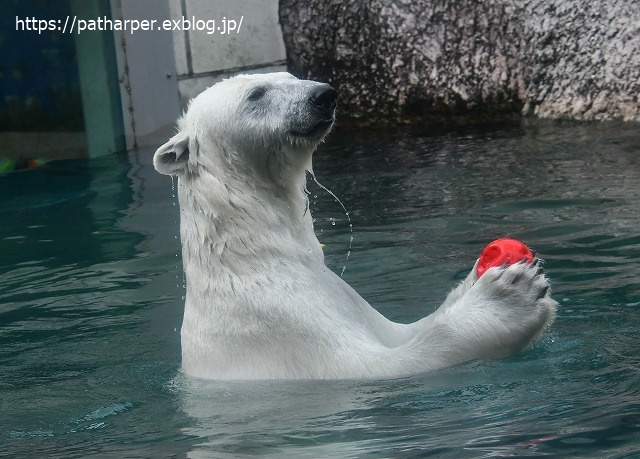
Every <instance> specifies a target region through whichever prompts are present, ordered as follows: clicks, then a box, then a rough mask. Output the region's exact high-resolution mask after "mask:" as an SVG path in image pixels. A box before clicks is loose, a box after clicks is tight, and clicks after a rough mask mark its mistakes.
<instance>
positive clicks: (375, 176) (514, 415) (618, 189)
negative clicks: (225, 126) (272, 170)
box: [0, 124, 640, 458]
mask: <svg viewBox="0 0 640 459" xmlns="http://www.w3.org/2000/svg"><path fill="white" fill-rule="evenodd" d="M151 154H152V150H144V151H141V152H139V153H130V154H128V155H121V156H113V157H109V158H103V159H99V160H92V161H69V162H59V163H52V164H49V165H47V166H45V167H42V168H40V169H37V170H33V171H26V172H19V173H14V174H10V175H6V176H3V177H0V196H2V206H1V207H0V209H1V212H2V218H1V219H0V254H1V255H0V408H1V409H0V457H59V458H73V457H185V456H188V457H223V458H224V457H242V456H247V455H267V456H271V457H365V458H367V457H370V458H377V457H408V458H410V457H429V456H432V457H452V458H453V457H497V456H512V455H517V456H543V455H547V456H552V457H558V456H561V457H566V456H573V457H603V456H608V457H637V456H640V338H639V337H640V232H639V231H638V228H640V185H639V184H640V167H639V166H640V134H639V133H638V129H637V126H635V125H624V124H603V125H571V124H563V125H555V124H548V125H541V126H538V127H527V128H523V127H513V126H512V127H501V128H484V129H461V130H459V131H455V132H452V131H448V132H436V133H424V132H419V131H403V132H401V133H384V132H375V133H374V132H363V133H355V134H354V133H351V134H338V133H336V135H333V136H332V137H331V139H330V140H329V141H328V142H327V143H325V144H323V145H322V146H321V148H320V150H319V151H318V153H317V154H316V158H315V170H316V174H317V176H318V180H319V181H320V182H321V183H322V184H323V185H325V186H327V187H328V188H329V189H331V190H332V191H333V192H334V193H335V194H336V195H337V196H338V197H340V199H341V200H342V201H343V202H344V203H345V205H346V207H347V209H348V211H349V216H348V217H349V218H350V220H351V224H352V225H353V241H352V242H350V236H351V232H350V228H349V221H348V218H347V215H345V212H344V210H342V208H341V207H340V205H339V204H338V203H336V201H335V200H334V199H333V197H332V196H330V195H329V194H327V193H326V192H323V191H322V189H320V188H319V187H317V186H316V185H314V183H313V181H311V180H310V183H309V191H310V199H311V201H312V202H311V209H312V211H314V216H315V218H316V230H317V233H318V236H319V238H320V240H321V242H322V243H324V244H325V252H326V256H327V263H328V264H329V266H330V267H331V268H332V269H334V270H335V271H336V272H337V273H340V272H341V271H342V267H343V266H345V265H346V271H345V272H344V279H345V280H346V281H347V282H349V283H350V284H351V285H353V286H354V287H355V288H356V289H357V290H358V291H359V292H360V294H362V295H363V296H364V297H365V298H367V299H368V300H369V301H370V302H371V303H372V304H373V305H374V306H375V307H377V308H378V309H379V310H381V311H382V312H383V313H384V314H385V315H386V316H387V317H390V318H391V319H393V320H398V321H412V320H416V319H418V318H420V317H422V316H424V315H425V314H426V313H428V312H430V311H432V310H433V309H434V308H435V307H436V306H437V304H438V303H439V302H440V301H441V300H442V299H443V298H444V296H445V295H446V293H447V291H448V290H449V289H450V287H451V286H453V285H454V284H455V283H456V282H457V281H459V280H460V279H462V278H463V277H464V276H465V275H466V273H467V272H468V270H469V269H470V267H471V265H472V263H473V261H474V258H475V257H476V256H477V255H478V254H479V252H480V251H481V249H482V248H483V247H484V245H485V244H486V243H487V242H489V241H490V240H492V239H494V238H497V237H502V236H512V237H516V238H519V239H523V240H524V241H526V242H527V243H528V244H529V245H530V246H532V248H533V249H534V250H536V251H537V252H538V253H539V255H540V256H541V257H543V258H545V259H546V261H547V263H546V270H547V273H548V274H549V276H550V277H551V280H552V286H553V291H554V296H555V297H556V299H558V301H559V302H560V310H559V313H558V317H557V320H556V322H555V324H554V325H553V328H552V331H551V332H550V333H548V334H547V335H546V336H545V337H544V339H543V340H542V342H541V343H540V344H538V345H537V346H536V347H534V348H533V349H531V350H528V351H525V352H522V353H519V354H517V355H515V356H512V357H509V358H506V359H503V360H500V361H493V362H476V363H472V364H468V365H463V366H460V367H456V368H452V369H448V370H445V371H440V372H437V373H433V374H424V375H416V376H413V377H410V378H402V379H397V380H390V381H329V382H326V381H323V382H314V381H306V382H305V381H303V382H254V383H251V382H244V383H233V382H228V383H222V382H207V381H196V380H191V379H189V378H186V377H184V376H182V375H181V374H180V372H179V363H180V362H179V359H180V357H179V355H180V354H179V353H180V348H179V329H180V321H181V316H182V296H183V295H184V290H183V288H182V285H183V277H182V272H181V270H180V268H179V266H180V259H179V257H178V255H179V241H178V240H177V239H176V236H177V234H178V210H177V208H176V206H174V203H175V198H173V197H172V189H171V181H170V179H169V178H167V177H164V176H160V175H158V174H156V173H155V172H154V171H153V170H152V167H151V165H150V158H151ZM314 196H317V198H314ZM332 223H335V224H332ZM350 246H351V248H350V250H351V256H350V257H349V259H348V260H347V252H348V250H349V247H350Z"/></svg>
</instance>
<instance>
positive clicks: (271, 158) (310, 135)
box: [153, 73, 337, 188]
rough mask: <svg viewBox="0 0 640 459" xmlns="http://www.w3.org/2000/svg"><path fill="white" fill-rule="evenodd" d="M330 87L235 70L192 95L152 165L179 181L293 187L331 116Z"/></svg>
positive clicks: (279, 75)
mask: <svg viewBox="0 0 640 459" xmlns="http://www.w3.org/2000/svg"><path fill="white" fill-rule="evenodd" d="M336 99H337V93H336V91H335V90H334V89H333V88H332V87H331V86H329V85H328V84H324V83H317V82H314V81H307V80H299V79H297V78H295V77H294V76H292V75H290V74H288V73H271V74H257V75H240V76H236V77H233V78H229V79H227V80H224V81H222V82H220V83H217V84H216V85H214V86H212V87H210V88H208V89H207V90H205V91H204V92H202V93H201V94H200V95H198V96H197V97H195V98H194V99H193V100H192V101H191V102H190V104H189V107H188V109H187V112H186V113H185V114H184V115H183V117H182V118H181V119H180V120H179V121H178V129H179V132H178V133H177V134H176V135H175V136H174V137H172V138H171V139H170V140H169V141H168V142H167V143H165V144H164V145H162V146H161V147H160V148H159V149H158V150H157V151H156V153H155V156H154V160H153V163H154V166H155V168H156V169H157V170H158V171H159V172H160V173H163V174H167V175H177V176H179V177H181V178H186V177H197V176H198V175H200V174H203V173H208V174H212V175H214V176H217V177H219V178H221V179H223V180H226V179H228V178H229V177H233V178H234V179H240V180H247V181H255V182H261V183H265V184H269V183H273V184H276V185H278V186H280V187H285V188H288V187H290V186H292V185H299V182H300V180H304V178H305V170H310V167H311V154H312V152H313V151H314V150H315V148H316V147H317V145H318V144H319V143H320V142H321V141H322V140H323V139H324V137H325V136H326V135H327V133H328V132H329V130H330V129H331V126H332V125H333V122H334V118H335V108H336Z"/></svg>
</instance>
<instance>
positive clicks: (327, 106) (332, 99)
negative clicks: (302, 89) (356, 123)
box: [309, 83, 338, 110]
mask: <svg viewBox="0 0 640 459" xmlns="http://www.w3.org/2000/svg"><path fill="white" fill-rule="evenodd" d="M337 99H338V91H336V90H335V89H333V88H332V87H331V86H330V85H328V84H326V83H323V84H320V85H318V86H316V87H315V88H314V89H313V91H312V92H311V95H310V96H309V103H310V104H311V105H313V106H314V107H317V108H319V109H321V110H333V109H334V108H336V101H337Z"/></svg>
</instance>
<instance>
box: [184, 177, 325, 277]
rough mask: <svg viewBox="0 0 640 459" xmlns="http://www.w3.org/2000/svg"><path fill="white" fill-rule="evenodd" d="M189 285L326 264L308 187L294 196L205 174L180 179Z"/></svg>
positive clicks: (279, 190) (296, 192) (269, 188)
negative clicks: (221, 276)
mask: <svg viewBox="0 0 640 459" xmlns="http://www.w3.org/2000/svg"><path fill="white" fill-rule="evenodd" d="M178 183H179V186H178V196H179V201H180V212H181V214H180V233H181V239H182V252H183V263H184V267H185V273H186V276H187V282H188V283H193V279H195V278H198V279H210V278H211V275H212V274H213V275H215V274H216V273H221V272H223V273H224V274H225V275H227V276H245V275H248V274H251V273H255V272H256V271H258V270H260V271H264V272H270V271H269V270H273V269H278V266H272V265H273V264H282V263H288V262H291V263H301V262H302V263H304V264H305V265H311V264H316V263H321V264H322V265H323V264H324V260H323V254H322V249H321V246H320V243H319V242H318V240H317V238H316V237H315V234H314V231H313V223H312V219H311V215H310V212H309V209H308V200H307V196H306V194H305V193H304V191H303V188H304V182H303V184H302V185H300V188H298V189H296V190H291V189H284V188H279V187H277V186H270V187H268V186H267V185H265V184H262V183H251V184H247V183H246V181H244V180H242V179H241V178H239V177H229V176H227V177H224V180H221V179H218V178H217V177H215V176H214V175H212V174H209V173H206V172H205V173H202V174H198V175H197V176H196V177H182V178H180V179H179V182H178Z"/></svg>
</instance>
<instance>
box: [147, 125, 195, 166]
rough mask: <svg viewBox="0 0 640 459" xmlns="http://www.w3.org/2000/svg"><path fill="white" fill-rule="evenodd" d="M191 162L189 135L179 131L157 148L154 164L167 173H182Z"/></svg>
mask: <svg viewBox="0 0 640 459" xmlns="http://www.w3.org/2000/svg"><path fill="white" fill-rule="evenodd" d="M188 162H189V136H188V135H187V134H186V133H184V132H179V133H177V134H176V135H174V136H173V137H171V138H170V139H169V141H168V142H167V143H165V144H164V145H162V146H161V147H160V148H158V149H157V150H156V153H155V154H154V155H153V166H154V167H155V168H156V170H157V171H158V172H160V173H161V174H165V175H180V174H181V173H183V172H185V171H186V168H187V163H188Z"/></svg>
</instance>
